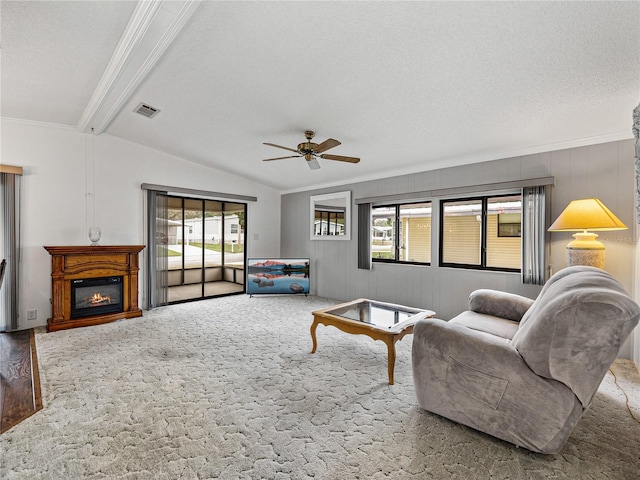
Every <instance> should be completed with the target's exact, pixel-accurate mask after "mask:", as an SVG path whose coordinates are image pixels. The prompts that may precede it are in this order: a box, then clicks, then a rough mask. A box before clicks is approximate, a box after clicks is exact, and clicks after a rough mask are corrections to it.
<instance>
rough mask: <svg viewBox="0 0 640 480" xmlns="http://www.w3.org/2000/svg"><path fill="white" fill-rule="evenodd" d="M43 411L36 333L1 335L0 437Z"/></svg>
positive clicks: (31, 331)
mask: <svg viewBox="0 0 640 480" xmlns="http://www.w3.org/2000/svg"><path fill="white" fill-rule="evenodd" d="M41 408H42V397H41V395H40V377H39V375H38V360H37V357H36V342H35V334H34V331H33V329H31V330H20V331H18V332H10V333H0V433H4V432H6V431H7V430H9V429H10V428H11V427H13V426H15V425H17V424H18V423H20V422H21V421H23V420H24V419H25V418H28V417H30V416H31V415H33V414H34V413H36V412H37V411H38V410H40V409H41Z"/></svg>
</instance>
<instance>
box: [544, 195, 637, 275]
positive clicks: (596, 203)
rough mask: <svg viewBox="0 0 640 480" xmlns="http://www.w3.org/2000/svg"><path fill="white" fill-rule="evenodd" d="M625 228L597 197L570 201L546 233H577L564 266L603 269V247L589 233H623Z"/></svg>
mask: <svg viewBox="0 0 640 480" xmlns="http://www.w3.org/2000/svg"><path fill="white" fill-rule="evenodd" d="M626 229H627V226H626V225H625V224H624V223H622V222H621V221H620V219H619V218H618V217H616V216H615V215H614V214H613V212H612V211H611V210H609V209H608V208H607V207H605V206H604V204H603V203H602V202H601V201H600V200H598V199H597V198H585V199H582V200H573V201H572V202H571V203H569V205H568V206H567V208H565V209H564V211H563V212H562V213H561V214H560V216H559V217H558V218H556V221H555V222H553V224H552V225H551V226H550V227H549V231H550V232H578V233H574V234H573V238H574V239H575V240H573V241H571V242H569V244H568V245H567V265H568V266H571V265H591V266H593V267H598V268H604V245H603V244H602V243H600V242H599V241H597V240H596V238H597V237H598V235H597V234H595V233H591V232H588V231H587V230H592V231H594V230H595V231H601V232H602V231H610V230H626Z"/></svg>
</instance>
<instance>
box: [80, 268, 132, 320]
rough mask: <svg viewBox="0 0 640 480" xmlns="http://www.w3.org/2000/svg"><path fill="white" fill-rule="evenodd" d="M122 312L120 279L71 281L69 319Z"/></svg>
mask: <svg viewBox="0 0 640 480" xmlns="http://www.w3.org/2000/svg"><path fill="white" fill-rule="evenodd" d="M122 311H123V304H122V277H103V278H84V279H79V280H72V281H71V318H83V317H90V316H92V315H103V314H105V313H116V312H122Z"/></svg>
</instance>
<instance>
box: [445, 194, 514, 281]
mask: <svg viewBox="0 0 640 480" xmlns="http://www.w3.org/2000/svg"><path fill="white" fill-rule="evenodd" d="M440 217H441V219H442V222H441V227H440V246H441V247H440V265H441V266H444V267H462V268H478V269H487V270H502V271H513V272H519V271H520V266H521V247H522V245H521V244H522V242H521V223H522V220H521V218H522V196H521V195H505V196H492V197H488V196H487V197H475V198H467V199H459V200H443V201H442V202H441V203H440Z"/></svg>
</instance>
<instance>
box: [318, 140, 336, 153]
mask: <svg viewBox="0 0 640 480" xmlns="http://www.w3.org/2000/svg"><path fill="white" fill-rule="evenodd" d="M338 145H340V142H339V141H338V140H335V139H333V138H328V139H326V140H325V141H324V142H322V143H321V144H320V145H318V146H317V147H316V148H315V149H314V152H316V153H322V152H326V151H327V150H329V149H330V148H333V147H337V146H338Z"/></svg>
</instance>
